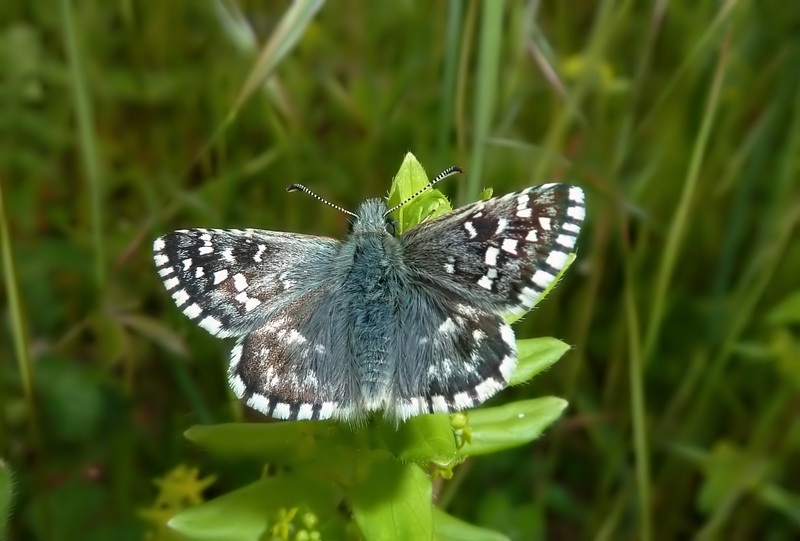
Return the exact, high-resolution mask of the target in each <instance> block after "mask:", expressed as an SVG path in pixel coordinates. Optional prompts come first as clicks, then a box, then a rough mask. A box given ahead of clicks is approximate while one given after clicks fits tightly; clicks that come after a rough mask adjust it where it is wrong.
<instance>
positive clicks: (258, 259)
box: [253, 244, 305, 405]
mask: <svg viewBox="0 0 800 541" xmlns="http://www.w3.org/2000/svg"><path fill="white" fill-rule="evenodd" d="M266 249H267V247H266V246H265V245H264V244H259V245H258V251H257V252H256V255H254V256H253V260H254V261H255V262H256V263H261V254H263V253H264V250H266ZM303 405H305V404H303Z"/></svg>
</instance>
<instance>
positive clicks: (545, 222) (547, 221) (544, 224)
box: [539, 217, 551, 231]
mask: <svg viewBox="0 0 800 541" xmlns="http://www.w3.org/2000/svg"><path fill="white" fill-rule="evenodd" d="M550 221H551V220H550V218H545V217H541V218H539V223H540V224H541V225H542V229H544V230H545V231H550Z"/></svg>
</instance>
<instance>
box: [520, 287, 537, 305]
mask: <svg viewBox="0 0 800 541" xmlns="http://www.w3.org/2000/svg"><path fill="white" fill-rule="evenodd" d="M538 297H539V295H538V293H537V292H536V290H534V289H531V288H529V287H523V288H522V291H520V292H519V302H521V303H522V305H523V306H525V307H526V308H530V307H531V306H533V303H534V302H536V299H537V298H538Z"/></svg>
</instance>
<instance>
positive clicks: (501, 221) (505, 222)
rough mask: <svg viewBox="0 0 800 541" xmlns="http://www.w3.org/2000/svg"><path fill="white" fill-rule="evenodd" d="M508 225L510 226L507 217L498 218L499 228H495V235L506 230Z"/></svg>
mask: <svg viewBox="0 0 800 541" xmlns="http://www.w3.org/2000/svg"><path fill="white" fill-rule="evenodd" d="M506 227H508V220H506V219H505V218H500V219H499V220H497V229H496V230H495V232H494V234H495V235H499V234H501V233H502V232H503V231H505V230H506Z"/></svg>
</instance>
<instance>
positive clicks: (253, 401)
mask: <svg viewBox="0 0 800 541" xmlns="http://www.w3.org/2000/svg"><path fill="white" fill-rule="evenodd" d="M240 398H241V397H240ZM247 405H248V406H250V407H251V408H253V409H254V410H256V411H260V412H261V413H263V414H264V415H269V399H268V398H267V397H266V396H264V395H261V394H257V393H255V394H253V395H252V396H251V397H250V398H248V399H247Z"/></svg>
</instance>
